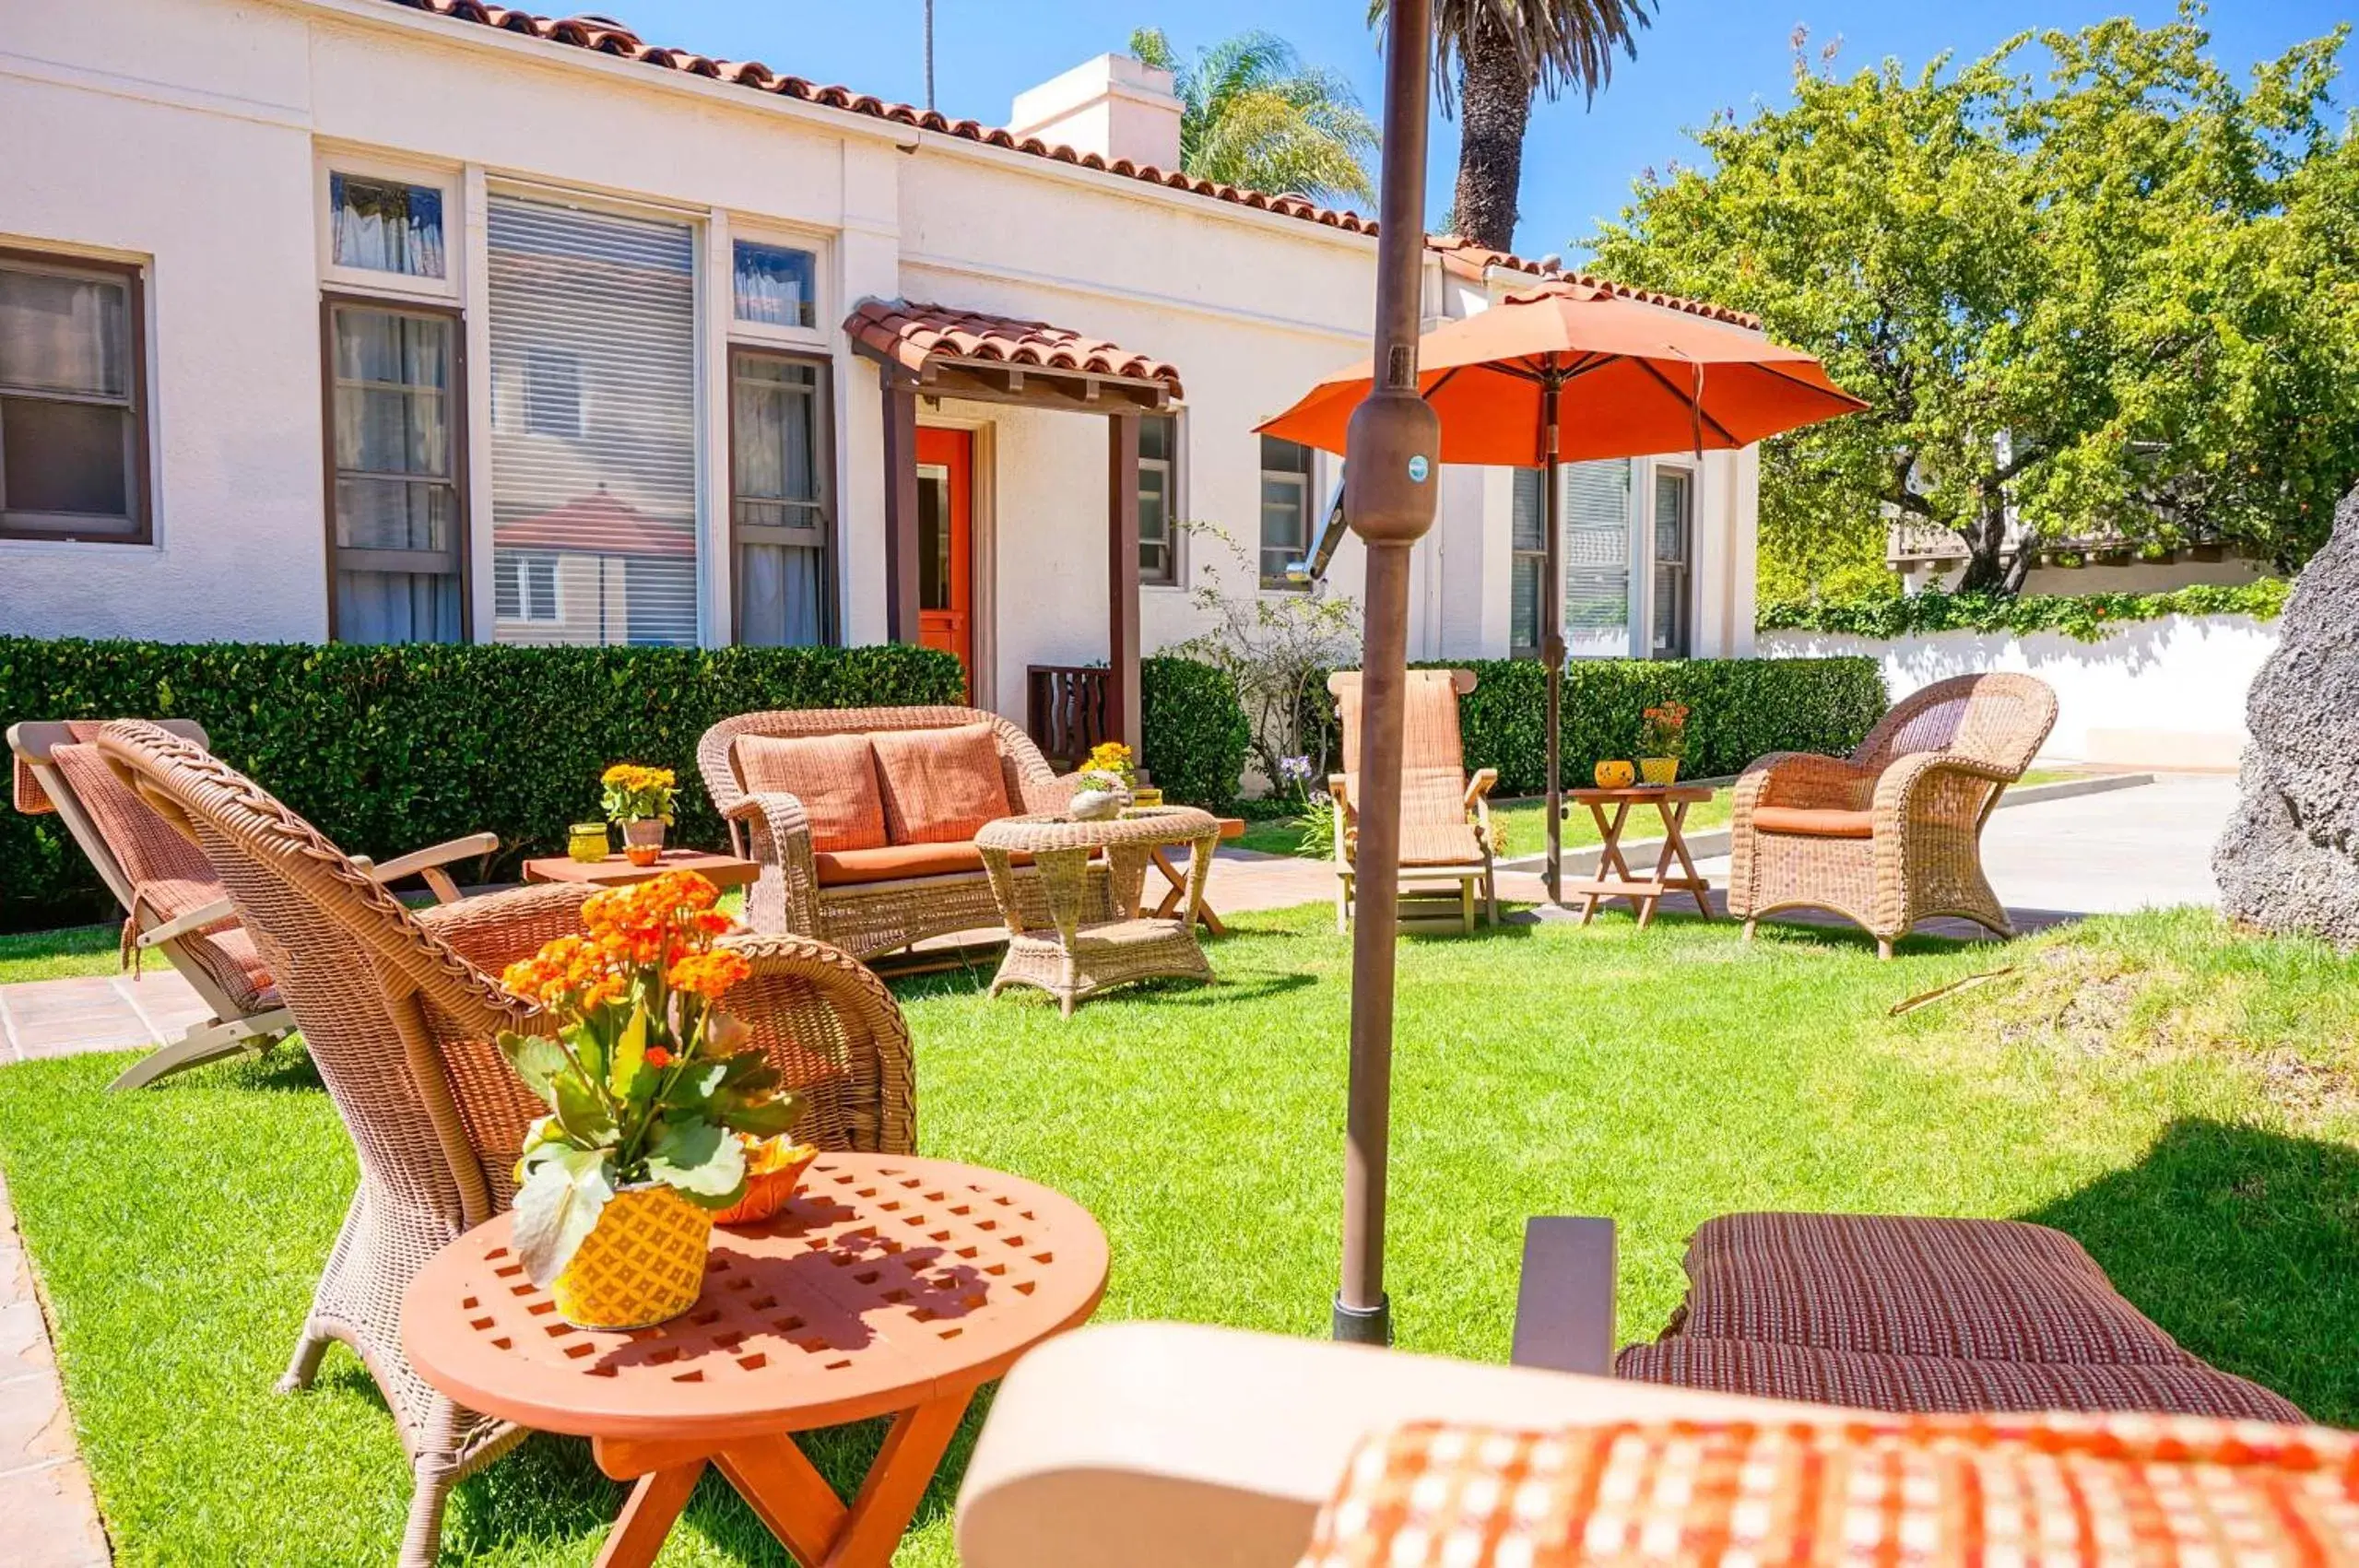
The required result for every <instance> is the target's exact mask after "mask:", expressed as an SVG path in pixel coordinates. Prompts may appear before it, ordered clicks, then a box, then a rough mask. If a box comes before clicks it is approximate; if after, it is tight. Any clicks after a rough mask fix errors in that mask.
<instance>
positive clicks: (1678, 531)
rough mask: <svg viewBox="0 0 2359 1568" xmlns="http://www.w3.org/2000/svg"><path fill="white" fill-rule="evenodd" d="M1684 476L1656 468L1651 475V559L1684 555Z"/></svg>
mask: <svg viewBox="0 0 2359 1568" xmlns="http://www.w3.org/2000/svg"><path fill="white" fill-rule="evenodd" d="M1687 497H1688V477H1687V476H1686V475H1685V474H1680V473H1668V472H1658V473H1657V474H1656V476H1655V559H1656V560H1681V561H1683V560H1686V559H1687V542H1688V519H1687Z"/></svg>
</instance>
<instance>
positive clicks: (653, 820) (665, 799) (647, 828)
mask: <svg viewBox="0 0 2359 1568" xmlns="http://www.w3.org/2000/svg"><path fill="white" fill-rule="evenodd" d="M598 783H599V784H603V785H605V786H606V794H605V796H604V798H603V799H602V800H601V801H600V802H599V804H600V806H601V807H602V808H604V809H605V811H606V814H607V818H608V819H611V820H613V821H616V822H619V823H621V824H622V853H623V854H624V855H628V856H629V857H630V859H631V864H632V865H633V866H653V865H654V864H655V861H656V859H657V858H658V857H659V856H661V855H662V854H663V853H664V830H665V829H666V828H667V827H669V826H670V825H671V820H672V800H673V797H674V796H676V795H677V794H678V789H677V787H676V786H677V784H678V780H676V779H675V778H674V777H673V774H672V771H671V770H670V769H669V768H643V767H641V766H640V765H639V764H638V763H636V762H617V763H616V764H615V765H614V766H613V767H611V768H608V769H607V771H606V772H604V773H602V774H600V775H599V778H598Z"/></svg>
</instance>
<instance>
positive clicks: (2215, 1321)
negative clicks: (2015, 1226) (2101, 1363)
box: [2021, 1118, 2359, 1426]
mask: <svg viewBox="0 0 2359 1568" xmlns="http://www.w3.org/2000/svg"><path fill="white" fill-rule="evenodd" d="M2021 1218H2023V1219H2025V1220H2034V1221H2036V1222H2037V1223H2039V1224H2043V1225H2052V1226H2054V1227H2056V1228H2057V1229H2058V1230H2059V1231H2062V1232H2066V1233H2067V1234H2068V1235H2070V1236H2072V1237H2073V1238H2075V1239H2076V1240H2078V1241H2079V1242H2080V1243H2081V1244H2082V1246H2084V1247H2087V1248H2088V1249H2089V1252H2090V1254H2091V1256H2094V1257H2095V1259H2096V1260H2097V1263H2098V1265H2099V1266H2100V1267H2103V1268H2104V1269H2105V1272H2106V1273H2107V1274H2108V1275H2110V1276H2111V1277H2112V1279H2113V1282H2114V1284H2115V1285H2116V1287H2117V1288H2118V1289H2119V1290H2120V1291H2121V1293H2122V1294H2123V1295H2125V1296H2127V1297H2129V1300H2130V1301H2131V1302H2132V1303H2136V1305H2137V1307H2138V1309H2139V1310H2140V1311H2141V1312H2143V1313H2144V1314H2146V1315H2148V1316H2149V1317H2152V1318H2153V1320H2154V1321H2155V1322H2156V1323H2159V1324H2161V1325H2162V1326H2163V1327H2164V1329H2165V1330H2167V1331H2168V1332H2169V1333H2170V1335H2171V1336H2172V1338H2176V1339H2177V1340H2178V1342H2179V1343H2180V1344H2181V1345H2183V1346H2185V1347H2186V1348H2187V1349H2188V1350H2189V1351H2191V1352H2192V1353H2194V1354H2195V1355H2198V1356H2200V1357H2202V1358H2203V1359H2204V1360H2205V1361H2208V1362H2212V1363H2213V1364H2214V1365H2217V1366H2219V1367H2221V1368H2223V1369H2224V1370H2226V1371H2229V1372H2233V1373H2238V1374H2239V1375H2242V1376H2245V1377H2249V1378H2251V1379H2252V1380H2253V1381H2254V1382H2256V1383H2259V1384H2262V1385H2266V1386H2268V1387H2270V1388H2273V1389H2275V1390H2276V1391H2277V1392H2279V1393H2281V1394H2282V1395H2284V1396H2285V1397H2287V1398H2289V1399H2291V1400H2293V1401H2294V1403H2295V1404H2296V1405H2299V1406H2301V1407H2302V1409H2304V1410H2305V1411H2306V1412H2307V1413H2308V1414H2309V1416H2310V1417H2311V1419H2312V1420H2314V1421H2323V1422H2327V1423H2329V1424H2330V1425H2335V1426H2351V1425H2354V1424H2359V1337H2355V1336H2359V1327H2354V1326H2359V1149H2353V1148H2351V1147H2349V1146H2348V1145H2345V1144H2341V1143H2333V1142H2327V1141H2324V1140H2321V1139H2318V1138H2296V1137H2292V1136H2289V1135H2287V1134H2284V1133H2279V1132H2271V1131H2268V1130H2266V1129H2263V1128H2259V1127H2252V1126H2233V1125H2230V1124H2228V1123H2224V1122H2214V1121H2209V1120H2203V1119H2200V1118H2188V1119H2183V1120H2180V1121H2176V1122H2173V1123H2171V1124H2170V1125H2169V1126H2167V1127H2165V1128H2164V1130H2163V1133H2162V1136H2161V1137H2159V1138H2156V1139H2155V1140H2154V1143H2153V1147H2151V1148H2150V1149H2147V1151H2146V1153H2145V1154H2144V1155H2143V1156H2142V1157H2141V1159H2140V1160H2139V1161H2138V1162H2137V1163H2136V1164H2134V1165H2130V1166H2128V1167H2126V1168H2124V1169H2122V1170H2118V1171H2114V1172H2111V1173H2107V1174H2105V1175H2104V1176H2101V1177H2099V1178H2097V1179H2096V1180H2095V1181H2093V1182H2091V1183H2090V1184H2089V1185H2086V1186H2084V1187H2082V1188H2081V1189H2080V1190H2079V1191H2077V1192H2074V1193H2070V1194H2068V1195H2066V1196H2065V1197H2059V1198H2057V1199H2056V1200H2054V1201H2053V1202H2050V1203H2046V1204H2044V1205H2042V1206H2041V1207H2039V1208H2036V1209H2034V1210H2032V1211H2031V1212H2029V1213H2027V1214H2024V1215H2023V1216H2021Z"/></svg>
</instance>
